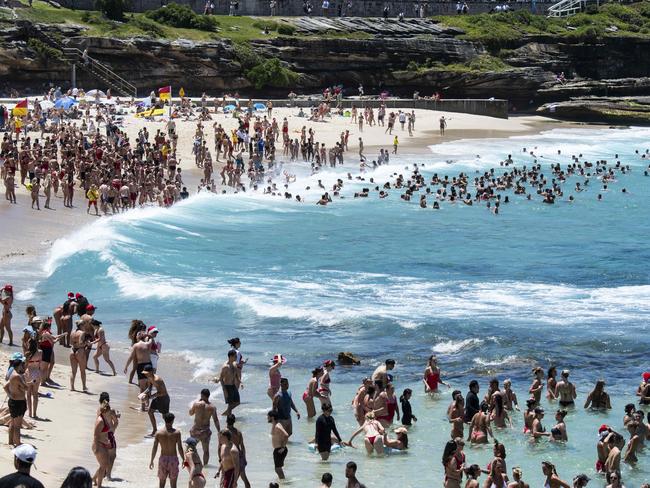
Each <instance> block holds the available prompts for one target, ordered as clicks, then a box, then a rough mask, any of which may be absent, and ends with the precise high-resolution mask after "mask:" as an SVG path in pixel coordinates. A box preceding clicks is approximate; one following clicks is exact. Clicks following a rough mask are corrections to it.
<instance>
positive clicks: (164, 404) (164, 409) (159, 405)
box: [149, 395, 169, 413]
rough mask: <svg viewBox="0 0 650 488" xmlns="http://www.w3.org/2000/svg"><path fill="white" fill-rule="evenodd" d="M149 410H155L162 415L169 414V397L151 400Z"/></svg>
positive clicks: (158, 397)
mask: <svg viewBox="0 0 650 488" xmlns="http://www.w3.org/2000/svg"><path fill="white" fill-rule="evenodd" d="M149 410H155V411H157V412H160V413H169V395H163V396H157V397H156V398H154V399H153V400H151V405H149Z"/></svg>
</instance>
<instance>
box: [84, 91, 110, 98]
mask: <svg viewBox="0 0 650 488" xmlns="http://www.w3.org/2000/svg"><path fill="white" fill-rule="evenodd" d="M97 94H99V96H100V97H101V98H106V93H104V92H103V91H101V90H97V89H95V90H90V91H89V92H86V96H87V97H93V98H95V97H96V96H97Z"/></svg>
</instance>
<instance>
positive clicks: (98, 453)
mask: <svg viewBox="0 0 650 488" xmlns="http://www.w3.org/2000/svg"><path fill="white" fill-rule="evenodd" d="M110 410H111V406H110V404H109V403H108V400H104V401H103V402H102V403H101V405H100V407H99V412H98V413H97V418H96V419H95V430H94V431H93V444H92V451H93V454H95V458H97V463H98V464H99V467H98V468H97V471H96V472H95V474H94V476H93V484H95V485H97V487H98V488H101V487H102V481H103V479H104V478H106V477H108V474H109V472H110V469H111V460H110V451H111V450H114V449H115V447H116V445H115V436H114V435H112V434H113V432H112V431H111V424H110V420H109V419H108V416H109V415H110Z"/></svg>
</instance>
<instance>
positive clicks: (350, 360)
mask: <svg viewBox="0 0 650 488" xmlns="http://www.w3.org/2000/svg"><path fill="white" fill-rule="evenodd" d="M338 362H339V364H341V365H343V366H358V365H360V364H361V360H360V359H359V358H358V357H357V356H355V355H354V354H353V353H351V352H340V353H339V357H338Z"/></svg>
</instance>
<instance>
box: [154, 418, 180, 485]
mask: <svg viewBox="0 0 650 488" xmlns="http://www.w3.org/2000/svg"><path fill="white" fill-rule="evenodd" d="M174 419H175V417H174V414H173V413H169V412H167V413H166V414H164V415H163V420H164V421H165V426H164V427H163V428H162V429H160V430H158V431H157V432H156V435H155V436H154V440H153V447H152V448H151V461H150V462H149V469H153V461H154V459H155V458H156V454H157V452H158V446H159V445H160V458H159V459H158V481H159V482H158V486H159V488H165V484H166V483H167V478H169V484H170V485H171V488H176V482H177V480H178V471H179V470H178V465H179V462H178V460H179V458H180V459H183V457H184V453H183V443H182V442H181V431H180V430H178V429H176V428H174Z"/></svg>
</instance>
